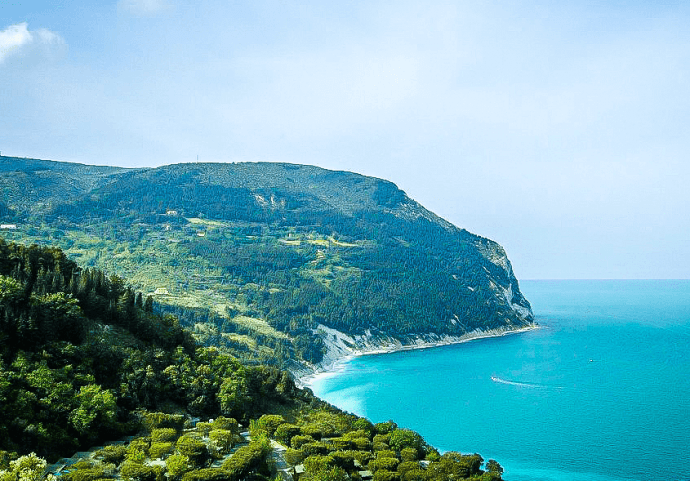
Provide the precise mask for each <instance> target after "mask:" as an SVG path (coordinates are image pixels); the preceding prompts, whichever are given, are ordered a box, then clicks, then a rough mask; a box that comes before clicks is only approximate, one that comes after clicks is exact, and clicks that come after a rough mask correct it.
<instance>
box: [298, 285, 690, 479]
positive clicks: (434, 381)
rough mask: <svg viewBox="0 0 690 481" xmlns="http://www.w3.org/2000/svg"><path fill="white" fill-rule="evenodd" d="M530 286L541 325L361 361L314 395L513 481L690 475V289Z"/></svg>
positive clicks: (326, 380)
mask: <svg viewBox="0 0 690 481" xmlns="http://www.w3.org/2000/svg"><path fill="white" fill-rule="evenodd" d="M520 287H521V289H522V291H523V293H524V294H525V296H526V297H527V299H529V301H530V302H531V303H532V308H533V310H534V313H535V316H536V320H537V322H538V323H539V324H540V325H541V326H542V328H541V329H538V330H535V331H530V332H525V333H522V334H514V335H510V336H505V337H500V338H492V339H481V340H476V341H471V342H468V343H464V344H459V345H453V346H445V347H438V348H432V349H424V350H418V351H404V352H397V353H392V354H383V355H371V356H361V357H358V358H355V359H353V360H351V361H349V362H348V363H346V364H345V365H344V367H343V369H342V370H341V371H339V372H337V373H334V374H333V375H330V376H326V377H322V378H320V379H318V380H317V381H315V383H314V384H313V385H312V386H311V387H312V388H313V390H314V392H315V393H316V394H317V395H318V396H320V397H322V398H324V399H326V400H328V401H329V402H331V403H333V404H335V405H337V406H339V407H341V408H343V409H345V410H347V411H350V412H354V413H357V414H360V415H364V416H366V417H368V418H369V419H371V420H372V421H374V422H380V421H386V420H388V419H394V420H395V421H396V422H397V423H398V425H400V426H401V427H407V428H411V429H414V430H415V431H418V432H419V433H420V434H422V436H424V438H425V439H426V441H427V442H428V443H430V444H432V445H434V446H436V447H438V448H439V449H441V450H442V451H451V450H452V451H460V452H463V453H468V452H469V453H474V452H478V453H480V454H481V455H482V456H483V457H484V459H485V460H488V459H490V458H493V459H496V460H497V461H498V462H499V463H500V464H501V465H502V466H503V467H504V469H505V474H504V478H505V479H506V480H507V481H528V480H530V481H533V480H534V481H585V480H587V481H622V480H669V481H671V480H683V479H686V478H688V479H690V280H681V281H670V280H650V281H646V280H645V281H632V280H627V281H620V280H614V281H602V280H597V281H523V282H521V283H520Z"/></svg>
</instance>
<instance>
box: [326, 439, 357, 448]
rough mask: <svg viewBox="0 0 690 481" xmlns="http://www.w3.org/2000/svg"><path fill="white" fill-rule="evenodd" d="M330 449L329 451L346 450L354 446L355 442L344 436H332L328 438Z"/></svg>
mask: <svg viewBox="0 0 690 481" xmlns="http://www.w3.org/2000/svg"><path fill="white" fill-rule="evenodd" d="M328 445H329V446H328V449H329V451H345V450H347V449H352V447H353V446H354V443H353V442H352V441H350V440H349V439H345V438H343V437H340V438H332V439H329V440H328Z"/></svg>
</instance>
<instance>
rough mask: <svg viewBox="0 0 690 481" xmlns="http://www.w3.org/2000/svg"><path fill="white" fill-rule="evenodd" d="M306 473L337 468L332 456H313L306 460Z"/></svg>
mask: <svg viewBox="0 0 690 481" xmlns="http://www.w3.org/2000/svg"><path fill="white" fill-rule="evenodd" d="M303 464H304V471H305V472H307V473H310V474H314V473H318V472H320V471H325V470H328V469H329V468H332V467H335V462H334V460H333V458H332V457H330V456H321V455H313V456H309V457H307V458H306V459H305V460H304V463H303Z"/></svg>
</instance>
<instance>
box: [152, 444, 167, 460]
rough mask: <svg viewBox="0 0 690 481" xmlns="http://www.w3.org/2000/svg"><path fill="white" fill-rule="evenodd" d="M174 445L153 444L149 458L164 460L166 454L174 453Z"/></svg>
mask: <svg viewBox="0 0 690 481" xmlns="http://www.w3.org/2000/svg"><path fill="white" fill-rule="evenodd" d="M172 450H173V443H151V447H150V448H149V457H151V458H152V459H158V458H162V457H163V456H165V455H166V454H170V453H172Z"/></svg>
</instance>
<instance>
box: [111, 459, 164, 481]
mask: <svg viewBox="0 0 690 481" xmlns="http://www.w3.org/2000/svg"><path fill="white" fill-rule="evenodd" d="M120 476H122V479H125V480H127V481H162V479H163V469H162V468H161V467H160V466H147V465H145V464H140V463H135V462H133V461H125V462H124V463H122V467H121V468H120Z"/></svg>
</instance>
